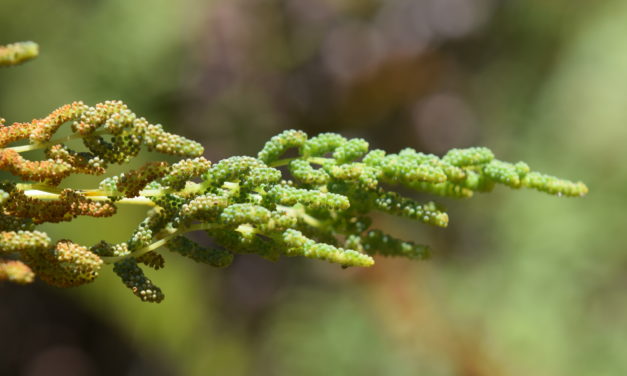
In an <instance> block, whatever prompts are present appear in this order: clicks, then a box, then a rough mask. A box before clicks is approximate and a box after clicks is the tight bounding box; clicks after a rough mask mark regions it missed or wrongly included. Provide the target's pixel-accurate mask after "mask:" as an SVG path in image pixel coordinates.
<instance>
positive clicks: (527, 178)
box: [0, 44, 587, 302]
mask: <svg viewBox="0 0 627 376" xmlns="http://www.w3.org/2000/svg"><path fill="white" fill-rule="evenodd" d="M15 46H16V45H11V46H7V47H0V65H1V62H6V61H10V62H13V63H19V62H21V61H23V60H25V58H27V57H28V56H29V55H28V53H32V48H27V47H28V46H29V44H27V45H26V47H24V48H22V49H20V48H16V47H15ZM35 50H36V49H35ZM3 51H10V53H8V55H4V56H3ZM16 51H17V52H16ZM20 51H22V52H20ZM29 51H30V52H29ZM20 53H26V54H27V55H25V56H26V57H24V56H20ZM0 123H1V124H2V126H1V127H0V169H2V170H3V171H6V172H9V173H11V174H12V175H14V176H16V177H18V178H19V179H20V181H19V182H14V181H13V182H11V181H5V182H3V183H1V184H0V256H2V259H0V280H2V279H4V280H9V281H13V282H17V283H28V282H32V281H33V279H34V276H35V275H37V276H39V278H40V279H41V280H43V281H45V282H47V283H49V284H51V285H54V286H60V287H69V286H78V285H82V284H85V283H88V282H91V281H92V280H94V278H96V277H97V275H98V273H99V271H100V269H101V268H102V266H103V265H105V264H113V271H114V272H115V273H116V274H117V275H118V276H119V277H120V278H121V279H122V281H123V283H124V284H125V285H126V286H127V287H128V288H130V289H131V290H132V292H133V293H134V294H135V295H136V296H138V297H139V298H141V299H142V300H143V301H148V302H159V301H161V300H162V299H163V297H164V295H163V293H162V291H161V289H160V288H159V287H157V286H156V285H154V284H153V282H152V281H151V280H150V279H148V278H147V277H146V276H145V274H144V272H143V270H142V267H150V268H154V269H159V268H162V267H163V266H164V258H163V256H162V255H161V254H160V253H159V252H158V250H159V249H161V248H162V247H163V248H167V249H168V250H169V251H171V252H175V253H179V254H181V255H183V256H186V257H189V258H191V259H193V260H195V261H197V262H201V263H206V264H209V265H212V266H215V267H225V266H227V265H229V264H230V263H231V262H232V260H233V257H234V255H235V254H238V253H249V254H257V255H259V256H261V257H264V258H266V259H269V260H276V259H278V258H279V257H281V256H284V255H286V256H304V257H308V258H315V259H321V260H326V261H329V262H332V263H337V264H339V265H341V266H343V267H348V266H371V265H373V264H374V259H373V256H375V255H384V256H403V257H407V258H411V259H422V258H425V257H427V256H428V254H429V250H428V248H427V247H426V246H424V245H420V244H416V243H413V242H411V241H404V240H400V239H396V238H394V237H393V236H391V235H389V234H386V233H385V232H384V231H382V230H380V229H375V228H372V218H371V217H372V214H373V213H374V212H384V213H389V214H392V215H397V216H402V217H407V218H410V219H413V220H417V221H420V222H423V223H426V224H429V225H433V226H439V227H446V226H447V224H448V215H447V214H446V212H445V211H444V210H443V208H442V207H441V206H439V205H438V204H436V203H434V202H427V203H419V202H417V201H415V200H414V199H412V198H409V197H404V196H402V195H401V194H399V193H397V192H396V191H395V190H394V189H395V187H404V188H409V189H413V190H415V191H418V192H426V193H430V194H434V195H440V196H447V197H459V198H463V197H471V196H472V195H473V194H474V193H475V192H489V191H491V190H492V189H493V188H494V186H495V185H496V184H503V185H506V186H509V187H512V188H523V187H528V188H534V189H537V190H540V191H544V192H547V193H550V194H554V195H558V196H583V195H585V194H586V193H587V188H586V186H585V185H584V184H583V183H580V182H578V183H574V182H570V181H567V180H562V179H558V178H555V177H552V176H548V175H544V174H541V173H538V172H533V171H531V170H530V168H529V167H528V166H527V165H526V164H525V163H522V162H519V163H515V164H512V163H507V162H503V161H499V160H497V159H495V158H494V155H493V154H492V152H491V151H490V150H489V149H487V148H477V147H476V148H468V149H453V150H451V151H449V152H448V153H447V154H446V155H444V156H443V157H441V158H439V157H437V156H435V155H432V154H424V153H421V152H418V151H415V150H413V149H409V148H408V149H404V150H402V151H400V152H399V153H397V154H388V153H386V152H384V151H383V150H377V149H375V150H369V145H368V142H366V141H365V140H363V139H359V138H356V139H350V140H348V139H345V138H344V137H342V136H340V135H338V134H335V133H323V134H320V135H318V136H315V137H311V138H310V137H308V136H307V135H306V134H305V133H304V132H302V131H298V130H287V131H284V132H282V133H281V134H279V135H277V136H275V137H273V138H272V139H271V140H270V141H268V142H267V143H266V144H265V146H263V148H262V149H261V151H260V152H259V153H258V155H257V156H256V157H249V156H236V157H231V158H227V159H224V160H222V161H219V162H217V163H215V164H212V163H211V162H210V161H208V160H206V159H205V158H203V157H202V154H203V148H202V146H201V145H200V144H198V143H197V142H195V141H192V140H188V139H186V138H184V137H181V136H177V135H174V134H171V133H168V132H166V131H165V130H164V129H163V128H162V127H161V126H160V125H154V124H150V123H149V122H148V121H147V120H146V119H144V118H142V117H138V116H137V115H135V114H134V113H133V112H132V111H131V110H129V109H128V107H127V106H126V105H124V104H123V103H121V102H118V101H109V102H105V103H101V104H98V105H96V106H93V107H92V106H88V105H85V104H83V103H82V102H75V103H72V104H69V105H65V106H62V107H61V108H59V109H57V110H55V111H53V112H52V113H51V114H50V115H48V116H46V117H45V118H42V119H35V120H33V121H31V122H27V123H13V124H11V125H4V120H3V119H2V120H0ZM64 124H68V125H70V126H71V130H72V134H71V135H70V136H67V137H63V138H58V139H55V138H54V136H55V133H56V132H57V130H58V129H59V128H60V127H61V126H62V125H64ZM73 139H80V140H82V143H83V145H84V148H85V150H84V151H75V150H72V149H70V148H69V147H68V146H67V145H66V143H67V142H68V141H70V140H73ZM23 140H25V141H27V143H26V144H24V145H18V146H10V145H11V144H13V143H14V142H18V141H23ZM142 147H143V148H146V149H148V150H150V151H156V152H160V153H164V154H169V155H175V156H179V157H182V158H183V159H182V160H180V161H179V162H177V163H174V164H169V163H166V162H163V161H160V162H148V163H146V164H144V165H143V166H142V167H140V168H138V169H135V170H130V171H126V172H124V173H123V174H120V175H117V176H109V177H105V178H103V179H102V180H101V183H100V184H99V187H98V188H97V189H91V190H78V189H72V188H61V187H60V185H61V184H62V182H63V180H64V179H65V178H66V177H68V176H70V175H73V174H91V175H99V176H100V175H105V174H106V173H107V171H108V168H109V166H111V165H113V164H124V163H127V162H129V161H130V160H132V159H133V158H134V157H136V156H137V154H138V153H139V151H140V150H141V149H142ZM36 149H44V150H45V159H44V160H28V159H26V158H24V157H22V154H23V153H26V152H28V151H31V150H36ZM288 153H292V154H289V155H290V157H285V156H286V155H288ZM294 155H295V156H294ZM124 204H139V205H146V206H147V207H149V210H148V211H147V214H146V218H145V219H144V220H143V221H142V222H141V223H140V224H139V225H138V226H137V228H136V229H135V230H134V231H133V233H132V234H131V236H130V238H129V239H128V240H127V241H125V242H122V243H117V244H112V243H108V242H106V241H105V240H103V241H101V242H100V243H97V244H95V245H93V246H83V245H79V244H76V243H73V242H72V241H71V240H67V239H61V240H57V241H52V240H51V239H50V237H49V236H48V235H47V234H46V233H44V232H41V231H38V230H37V229H36V228H37V227H36V226H37V225H38V224H41V223H46V222H61V221H70V220H72V219H74V218H76V217H77V216H92V217H105V216H111V215H113V214H115V212H116V208H117V207H118V206H119V205H124ZM192 231H205V232H206V233H207V234H208V235H209V236H210V237H211V239H212V241H213V243H214V245H213V246H210V247H206V246H203V245H201V244H198V243H196V242H195V241H193V240H191V239H189V238H188V237H185V236H184V234H186V233H189V232H192Z"/></svg>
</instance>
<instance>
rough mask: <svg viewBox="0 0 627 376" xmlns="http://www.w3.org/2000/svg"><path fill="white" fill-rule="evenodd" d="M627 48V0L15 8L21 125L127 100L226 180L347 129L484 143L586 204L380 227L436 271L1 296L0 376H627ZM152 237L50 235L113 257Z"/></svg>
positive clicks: (5, 289) (212, 279)
mask: <svg viewBox="0 0 627 376" xmlns="http://www.w3.org/2000/svg"><path fill="white" fill-rule="evenodd" d="M625 36H627V2H625V1H621V0H602V1H594V2H589V1H584V0H552V1H544V0H529V1H497V0H213V1H200V0H179V1H176V2H175V1H165V0H152V1H139V0H136V1H126V0H110V1H98V0H91V1H84V0H80V1H79V0H73V1H63V2H60V1H53V0H36V1H28V2H26V1H22V0H2V1H1V2H0V43H1V44H4V43H10V42H13V41H20V40H34V41H37V42H38V43H39V44H40V46H41V56H40V57H39V58H38V59H37V60H35V61H33V62H29V63H27V64H25V65H22V66H19V67H16V68H10V69H3V70H0V114H1V115H2V117H4V118H6V119H7V121H8V122H9V123H10V122H13V121H25V120H30V119H32V118H34V117H42V116H45V115H46V114H47V113H49V112H50V111H51V110H52V109H54V108H56V107H58V106H60V105H62V104H65V103H68V102H70V101H73V100H83V101H85V102H86V103H90V104H94V103H97V102H99V101H103V100H106V99H121V100H124V101H125V102H126V103H127V104H128V105H129V106H130V107H131V108H132V109H133V110H134V111H135V112H137V113H138V114H140V115H143V116H145V117H147V118H148V119H149V120H150V121H152V122H155V123H162V124H164V126H165V127H166V128H167V129H168V130H171V131H174V132H175V133H180V134H182V135H185V136H188V137H191V138H195V139H197V140H199V141H201V142H202V143H203V144H204V145H205V146H206V155H205V156H206V157H207V158H209V159H211V160H213V161H216V160H219V159H221V158H225V157H228V156H232V155H254V154H255V153H256V152H257V151H258V150H259V149H260V148H261V147H262V145H263V142H264V141H265V140H267V139H268V138H269V137H271V136H272V135H274V134H276V133H278V132H279V131H281V130H284V129H288V128H300V129H303V130H305V131H307V132H308V133H310V134H315V133H318V132H322V131H337V132H341V133H342V134H344V135H346V136H356V137H363V138H366V139H368V140H369V141H370V142H371V146H373V147H377V148H384V149H386V150H388V151H391V152H396V151H398V150H399V149H401V148H403V147H406V146H411V147H414V148H416V149H419V150H421V151H425V152H430V153H436V154H439V155H441V154H443V153H444V152H445V151H446V150H447V149H449V148H453V147H467V146H471V145H485V146H488V147H490V148H491V149H492V150H494V151H495V153H496V154H497V155H498V156H499V157H500V158H501V159H504V160H510V161H517V160H524V161H526V162H528V163H529V164H530V165H531V166H532V168H535V169H537V170H541V171H544V172H547V173H551V174H555V175H560V176H562V177H565V178H570V179H574V180H579V179H581V180H583V181H585V182H586V183H587V184H588V185H589V187H590V189H591V193H590V194H589V195H588V196H587V197H586V198H584V199H563V198H555V197H549V196H546V195H543V194H541V193H537V192H533V191H520V192H514V191H511V190H508V189H506V188H499V189H497V190H496V191H495V192H493V193H491V194H489V195H481V196H477V197H476V198H473V199H472V200H463V201H458V200H443V202H444V203H445V204H446V205H447V207H448V208H449V212H450V215H451V219H452V223H451V225H450V227H449V228H448V229H445V230H439V229H435V230H434V229H429V228H426V227H425V226H423V225H420V224H415V223H409V222H406V221H403V220H398V219H395V218H390V217H381V218H379V220H380V221H381V222H384V224H382V227H385V228H388V229H391V231H392V232H393V233H395V234H396V235H399V236H402V237H405V238H408V239H414V240H417V241H419V242H424V243H427V244H430V245H431V246H432V247H433V249H434V257H433V259H432V260H430V261H426V262H411V261H407V260H393V259H378V260H377V265H376V266H375V267H373V268H370V269H368V270H356V269H348V270H342V269H340V268H339V267H337V266H334V265H330V264H326V263H323V262H316V261H312V260H305V261H303V260H299V259H285V260H282V261H280V262H277V263H271V262H268V261H265V260H261V259H259V258H256V257H254V256H242V257H238V258H237V260H236V262H235V263H234V265H232V266H231V267H230V268H228V269H225V270H216V269H212V268H210V267H207V266H204V265H196V264H194V263H193V262H191V261H189V260H186V259H183V258H182V257H176V256H174V257H170V256H169V255H167V254H166V259H167V263H166V264H167V265H166V268H165V269H163V270H160V271H158V272H152V273H151V274H150V275H151V276H152V277H154V280H155V281H156V282H157V284H159V285H160V286H161V287H162V288H163V289H164V291H165V293H166V299H165V301H164V302H163V303H161V304H159V305H153V304H145V303H141V302H140V301H139V300H138V299H136V298H135V297H133V296H132V294H130V293H129V292H128V291H127V290H126V289H125V287H124V286H123V285H122V284H121V283H120V282H119V281H118V280H117V277H115V276H114V275H113V273H112V272H111V271H110V270H104V271H103V273H101V274H102V277H100V278H99V279H98V280H97V281H96V282H95V283H93V284H92V285H89V286H86V287H81V288H77V289H68V290H60V289H54V288H50V287H47V286H45V285H43V284H40V283H36V284H34V285H32V286H27V287H23V286H13V285H8V284H0V374H1V375H28V376H39V375H46V376H50V375H64V376H68V375H69V376H72V375H132V376H140V375H190V376H195V375H261V376H265V375H268V376H269V375H303V376H307V375H338V376H339V375H427V376H448V375H451V376H453V375H461V376H483V375H485V376H487V375H490V376H492V375H498V376H500V375H503V376H505V375H511V376H516V375H540V376H542V375H547V376H548V375H552V376H553V375H570V376H577V375H623V374H627V293H626V291H627V273H626V270H627V252H626V251H627V250H626V249H625V248H626V247H625V242H624V238H621V237H620V233H621V232H623V231H625V230H624V226H625V224H626V223H627V221H626V218H625V208H626V207H627V194H626V193H627V191H626V188H625V187H626V186H627V164H625V161H626V160H627V146H626V145H627V48H625ZM144 157H145V158H146V159H149V158H154V157H155V156H152V155H150V154H146V155H145V156H144ZM70 183H71V184H74V185H75V186H85V187H88V186H93V183H94V182H93V181H87V180H84V179H83V180H81V179H77V180H72V181H70ZM142 215H143V212H142V210H141V209H137V208H133V209H124V210H122V212H121V213H120V214H119V215H117V216H116V217H114V218H111V219H107V220H101V219H99V220H93V219H80V220H78V221H77V222H75V223H71V224H64V225H50V226H48V227H46V230H47V231H49V232H50V233H51V234H52V235H53V236H54V237H56V238H67V237H71V238H72V239H73V240H75V241H78V242H81V243H83V244H93V243H96V242H98V241H99V240H100V239H103V238H107V239H109V240H112V241H123V240H125V239H126V238H127V237H128V235H129V234H130V232H131V231H132V229H133V228H134V227H135V225H136V224H137V223H138V222H139V221H140V219H141V217H142Z"/></svg>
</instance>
